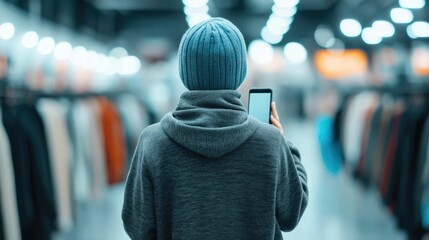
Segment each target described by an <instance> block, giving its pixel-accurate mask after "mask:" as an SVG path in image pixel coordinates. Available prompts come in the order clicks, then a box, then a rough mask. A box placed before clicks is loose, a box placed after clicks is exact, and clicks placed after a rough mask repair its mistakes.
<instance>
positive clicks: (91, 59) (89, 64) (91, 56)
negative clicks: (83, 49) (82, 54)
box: [83, 51, 98, 70]
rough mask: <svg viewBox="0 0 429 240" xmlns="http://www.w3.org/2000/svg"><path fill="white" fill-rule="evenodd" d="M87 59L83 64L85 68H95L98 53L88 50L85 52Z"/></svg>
mask: <svg viewBox="0 0 429 240" xmlns="http://www.w3.org/2000/svg"><path fill="white" fill-rule="evenodd" d="M86 57H87V61H86V63H85V64H84V65H83V67H84V68H86V69H91V70H93V69H96V68H97V65H98V54H97V53H96V52H95V51H88V53H87V56H86Z"/></svg>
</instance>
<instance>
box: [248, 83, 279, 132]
mask: <svg viewBox="0 0 429 240" xmlns="http://www.w3.org/2000/svg"><path fill="white" fill-rule="evenodd" d="M272 95H273V91H272V90H271V89H266V88H265V89H251V90H250V91H249V107H248V109H249V115H250V116H252V117H255V118H256V119H258V120H259V121H261V122H263V123H271V124H273V125H274V126H275V127H276V128H278V129H279V131H280V132H281V133H282V134H283V127H282V125H281V124H280V118H279V114H278V113H277V108H276V104H275V103H274V102H272Z"/></svg>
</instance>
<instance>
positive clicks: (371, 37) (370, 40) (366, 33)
mask: <svg viewBox="0 0 429 240" xmlns="http://www.w3.org/2000/svg"><path fill="white" fill-rule="evenodd" d="M362 40H363V41H364V42H365V43H366V44H371V45H372V44H379V43H380V42H381V40H382V38H381V37H379V36H378V35H377V34H375V32H374V29H372V28H370V27H367V28H364V29H363V30H362Z"/></svg>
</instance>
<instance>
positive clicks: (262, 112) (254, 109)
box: [249, 92, 271, 123]
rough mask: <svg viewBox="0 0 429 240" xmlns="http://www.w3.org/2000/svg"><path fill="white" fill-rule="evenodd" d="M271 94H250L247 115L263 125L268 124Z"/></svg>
mask: <svg viewBox="0 0 429 240" xmlns="http://www.w3.org/2000/svg"><path fill="white" fill-rule="evenodd" d="M270 105H271V93H268V92H267V93H250V95H249V115H250V116H252V117H255V118H256V119H258V120H259V121H261V122H263V123H270Z"/></svg>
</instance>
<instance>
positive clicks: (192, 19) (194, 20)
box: [186, 13, 211, 27]
mask: <svg viewBox="0 0 429 240" xmlns="http://www.w3.org/2000/svg"><path fill="white" fill-rule="evenodd" d="M210 18H211V17H210V15H208V14H207V13H198V14H195V15H192V16H188V17H186V20H187V21H188V24H189V27H193V26H195V25H197V24H198V23H200V22H203V21H206V20H209V19H210Z"/></svg>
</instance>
